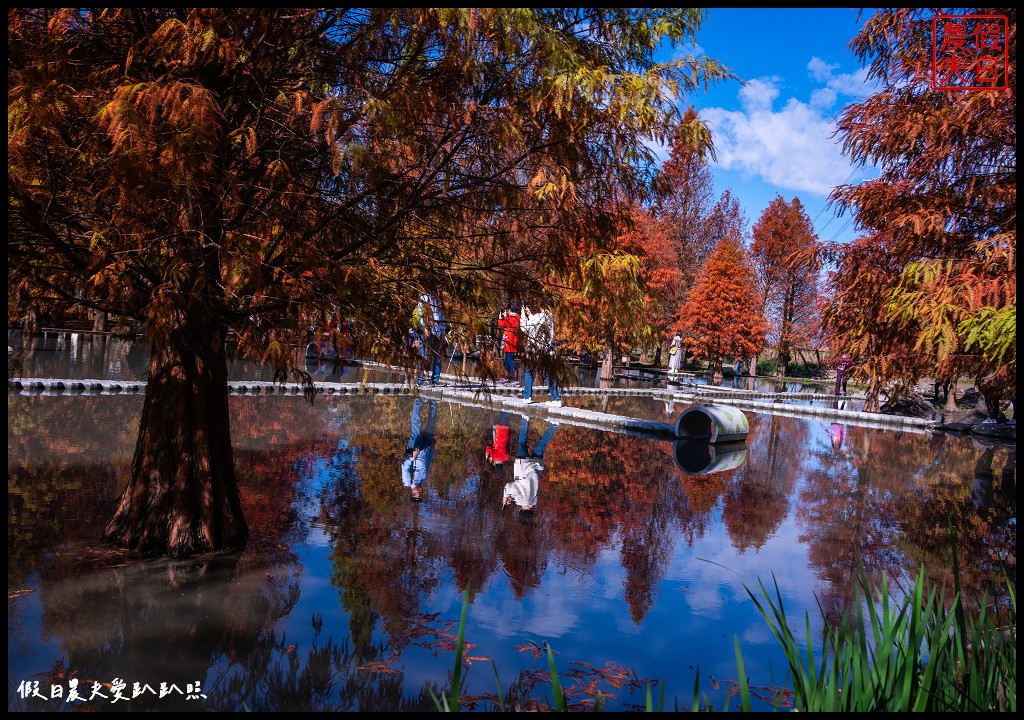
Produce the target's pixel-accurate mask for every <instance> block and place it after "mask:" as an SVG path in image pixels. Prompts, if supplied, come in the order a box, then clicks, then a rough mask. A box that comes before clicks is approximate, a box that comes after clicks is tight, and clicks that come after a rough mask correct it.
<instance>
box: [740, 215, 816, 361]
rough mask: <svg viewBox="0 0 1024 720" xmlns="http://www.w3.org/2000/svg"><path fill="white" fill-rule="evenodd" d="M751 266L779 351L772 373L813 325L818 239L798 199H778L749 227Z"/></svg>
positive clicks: (805, 336)
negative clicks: (777, 361)
mask: <svg viewBox="0 0 1024 720" xmlns="http://www.w3.org/2000/svg"><path fill="white" fill-rule="evenodd" d="M753 232H754V242H753V244H752V245H751V246H750V256H751V262H752V264H753V266H754V270H755V272H756V273H757V281H758V289H759V291H760V295H761V302H762V308H763V309H764V314H765V317H766V318H767V319H768V323H769V333H770V337H771V338H772V339H773V340H774V341H775V343H776V347H777V348H778V357H779V365H778V370H777V374H778V375H779V376H780V377H782V376H784V375H785V374H786V372H787V367H788V366H789V362H790V359H791V353H792V348H793V346H794V345H795V344H797V343H801V342H803V343H806V342H807V341H808V339H809V338H810V336H811V335H812V334H813V333H814V329H815V327H816V325H817V323H816V318H817V308H818V304H817V300H818V264H817V263H816V262H815V260H814V258H813V250H814V248H815V247H816V246H817V242H818V237H817V235H816V234H815V232H814V227H813V226H812V224H811V219H810V218H809V217H808V216H807V213H806V212H804V207H803V205H802V204H801V203H800V200H798V199H797V198H793V200H792V201H791V202H786V201H785V200H783V199H782V197H781V196H780V195H776V196H775V199H774V200H772V201H771V202H770V203H768V207H766V208H765V209H764V212H763V213H761V217H760V219H758V221H757V223H756V224H755V225H754V231H753Z"/></svg>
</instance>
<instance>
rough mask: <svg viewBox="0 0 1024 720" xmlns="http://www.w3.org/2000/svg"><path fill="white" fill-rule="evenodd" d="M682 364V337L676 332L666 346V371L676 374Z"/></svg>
mask: <svg viewBox="0 0 1024 720" xmlns="http://www.w3.org/2000/svg"><path fill="white" fill-rule="evenodd" d="M682 364H683V336H682V333H680V332H679V331H678V330H677V331H676V334H675V337H673V338H672V344H671V345H669V346H668V371H669V372H671V373H678V372H679V370H680V368H681V367H682Z"/></svg>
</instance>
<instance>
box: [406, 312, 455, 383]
mask: <svg viewBox="0 0 1024 720" xmlns="http://www.w3.org/2000/svg"><path fill="white" fill-rule="evenodd" d="M413 330H414V331H415V333H416V334H417V335H418V336H419V338H420V341H421V345H420V357H421V358H423V360H424V361H425V362H426V363H427V364H429V366H430V384H431V385H444V383H442V382H441V358H443V357H444V349H445V345H446V338H447V332H448V321H447V320H446V319H445V316H444V307H443V306H442V304H441V301H440V299H439V298H438V297H437V296H436V295H431V294H430V293H423V295H421V296H420V300H419V303H417V305H416V310H415V311H414V312H413ZM417 380H418V381H421V382H422V381H425V379H421V378H419V377H417Z"/></svg>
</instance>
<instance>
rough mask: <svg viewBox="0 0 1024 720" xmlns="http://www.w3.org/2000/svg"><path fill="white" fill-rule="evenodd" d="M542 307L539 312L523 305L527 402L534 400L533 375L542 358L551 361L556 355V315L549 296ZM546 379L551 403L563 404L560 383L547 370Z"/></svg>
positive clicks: (524, 390)
mask: <svg viewBox="0 0 1024 720" xmlns="http://www.w3.org/2000/svg"><path fill="white" fill-rule="evenodd" d="M541 302H542V304H541V309H540V310H539V311H538V312H531V311H530V308H528V307H526V306H525V305H523V312H522V320H521V321H520V322H521V323H522V328H523V333H524V334H525V335H526V363H525V366H526V367H525V370H524V372H523V402H524V403H526V404H529V403H532V402H534V400H533V376H534V374H535V373H536V372H537V370H538V369H539V366H540V365H541V364H542V362H544V361H540V360H539V359H540V358H547V360H545V361H548V362H549V361H550V358H553V357H554V355H555V315H554V313H553V312H552V310H551V301H550V299H549V298H547V297H544V298H543V299H542V301H541ZM544 375H545V381H546V382H547V384H548V391H549V392H550V393H551V400H550V401H549V402H548V404H549V405H553V406H558V407H560V406H561V405H562V396H561V394H560V393H559V392H558V384H557V382H556V381H555V376H554V374H553V373H551V372H545V373H544Z"/></svg>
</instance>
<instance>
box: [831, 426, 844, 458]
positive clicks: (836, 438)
mask: <svg viewBox="0 0 1024 720" xmlns="http://www.w3.org/2000/svg"><path fill="white" fill-rule="evenodd" d="M829 434H830V435H831V436H832V449H833V450H835V451H837V452H838V451H839V448H841V447H842V446H843V440H845V439H846V426H845V425H843V424H842V423H832V427H831V429H830V431H829Z"/></svg>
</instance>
